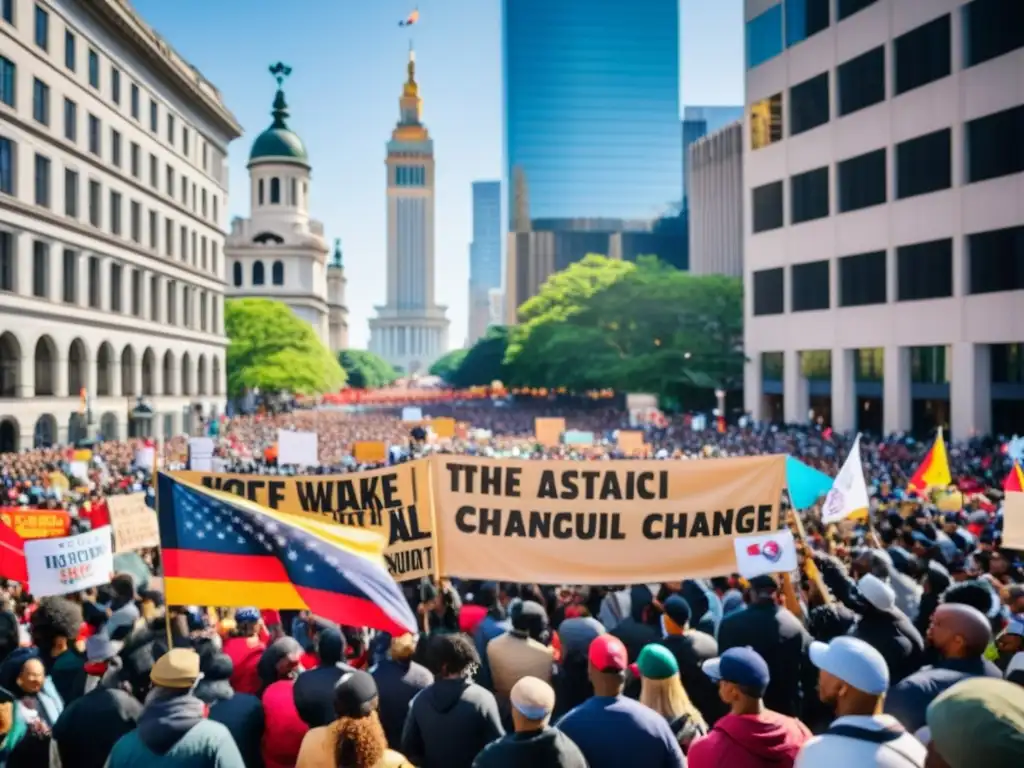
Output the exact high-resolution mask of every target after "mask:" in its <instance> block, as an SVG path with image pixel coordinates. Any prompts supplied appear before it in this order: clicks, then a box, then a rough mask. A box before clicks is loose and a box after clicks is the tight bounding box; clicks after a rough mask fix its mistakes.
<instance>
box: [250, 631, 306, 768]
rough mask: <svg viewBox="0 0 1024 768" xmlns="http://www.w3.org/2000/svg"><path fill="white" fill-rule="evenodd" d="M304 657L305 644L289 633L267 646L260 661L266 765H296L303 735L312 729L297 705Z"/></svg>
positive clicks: (286, 767) (283, 767)
mask: <svg viewBox="0 0 1024 768" xmlns="http://www.w3.org/2000/svg"><path fill="white" fill-rule="evenodd" d="M301 658H302V646H301V645H299V643H298V641H296V640H295V639H294V638H291V637H287V636H285V637H282V638H278V639H277V640H275V641H274V642H272V643H271V644H270V645H269V646H268V647H267V649H266V650H265V651H264V652H263V655H262V656H261V657H260V660H259V664H258V665H257V672H258V674H259V677H260V684H261V685H262V686H263V689H262V693H261V694H260V698H261V700H262V702H263V714H264V723H265V725H264V731H263V740H262V743H261V749H260V751H261V752H262V754H263V764H264V765H265V766H266V768H292V766H294V765H295V757H296V756H297V755H298V754H299V747H300V746H301V745H302V737H303V736H305V735H306V731H308V730H309V726H308V725H306V723H304V722H303V720H302V718H301V717H300V716H299V710H298V708H297V707H296V705H295V679H296V678H297V677H298V676H299V674H300V673H301V672H302V666H301V664H300V659H301Z"/></svg>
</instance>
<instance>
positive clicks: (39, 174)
mask: <svg viewBox="0 0 1024 768" xmlns="http://www.w3.org/2000/svg"><path fill="white" fill-rule="evenodd" d="M35 170H36V173H35V180H36V205H41V206H43V207H44V208H49V207H50V159H49V158H48V157H43V156H42V155H39V154H37V155H36V169H35Z"/></svg>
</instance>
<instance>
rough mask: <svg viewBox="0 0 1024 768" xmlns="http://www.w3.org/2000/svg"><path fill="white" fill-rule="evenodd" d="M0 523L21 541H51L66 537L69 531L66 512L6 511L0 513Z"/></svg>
mask: <svg viewBox="0 0 1024 768" xmlns="http://www.w3.org/2000/svg"><path fill="white" fill-rule="evenodd" d="M0 522H2V523H3V524H4V525H6V526H7V527H8V528H13V529H14V532H15V533H16V534H18V535H19V536H20V537H21V538H23V539H51V538H53V537H54V536H67V535H68V531H70V530H71V515H69V514H68V513H67V512H65V511H63V510H60V509H54V510H35V509H7V508H5V509H4V510H3V511H2V512H0Z"/></svg>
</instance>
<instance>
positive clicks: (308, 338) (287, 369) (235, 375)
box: [224, 299, 345, 396]
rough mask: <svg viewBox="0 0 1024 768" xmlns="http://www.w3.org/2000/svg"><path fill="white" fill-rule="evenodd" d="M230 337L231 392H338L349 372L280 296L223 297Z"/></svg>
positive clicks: (227, 365)
mask: <svg viewBox="0 0 1024 768" xmlns="http://www.w3.org/2000/svg"><path fill="white" fill-rule="evenodd" d="M224 327H225V331H226V333H227V337H228V351H227V364H226V368H227V379H228V393H229V394H230V395H232V396H237V395H240V394H241V393H242V392H243V391H245V390H246V389H252V388H254V387H259V388H260V389H261V390H263V391H265V392H284V391H287V392H294V393H298V394H320V393H324V392H335V391H337V390H338V389H339V388H340V387H341V385H342V384H344V383H345V372H344V371H343V370H342V368H341V366H340V365H338V361H337V360H335V359H334V356H333V355H331V353H330V351H329V350H328V349H327V347H326V346H324V344H323V342H321V341H320V339H319V337H318V336H317V335H316V333H315V332H314V331H313V328H312V327H311V326H310V324H309V323H307V322H306V321H304V320H302V319H301V318H299V317H296V315H295V313H294V312H292V311H291V309H290V308H289V307H288V306H287V305H286V304H283V303H282V302H280V301H273V300H271V299H229V300H228V301H226V302H224Z"/></svg>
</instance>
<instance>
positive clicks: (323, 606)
mask: <svg viewBox="0 0 1024 768" xmlns="http://www.w3.org/2000/svg"><path fill="white" fill-rule="evenodd" d="M158 502H159V519H160V541H161V544H162V558H163V567H164V589H165V595H166V599H167V602H168V603H170V604H174V605H214V606H233V607H242V606H254V607H256V608H276V609H282V608H284V609H292V610H308V611H311V612H313V613H314V614H316V615H318V616H323V617H324V618H326V619H329V620H330V621H334V622H337V623H338V624H346V625H348V626H356V627H364V626H365V627H371V628H373V629H379V630H383V631H385V632H390V633H391V634H404V633H405V632H416V631H417V626H416V617H415V616H414V615H413V613H412V611H411V610H410V609H409V604H408V603H407V602H406V599H405V596H404V595H403V594H402V590H401V589H400V588H399V586H398V585H397V584H396V583H395V581H394V579H392V578H391V576H390V574H389V573H388V569H387V566H386V565H385V564H384V557H383V552H384V547H385V545H386V541H385V540H384V538H383V537H382V536H380V535H378V534H376V533H373V532H370V531H363V530H360V529H358V528H349V527H343V526H339V525H334V524H328V523H322V522H320V521H318V520H308V519H306V518H302V517H297V516H294V515H284V514H280V513H277V512H274V511H271V510H269V509H266V508H264V507H261V506H259V505H258V504H255V503H253V502H250V501H246V500H244V499H240V498H238V497H236V496H232V495H228V494H223V493H218V492H217V491H213V490H210V489H207V488H202V487H199V486H196V485H192V484H190V483H184V482H181V481H179V480H176V479H175V478H173V477H171V476H170V475H165V474H163V473H161V474H160V477H159V481H158Z"/></svg>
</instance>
